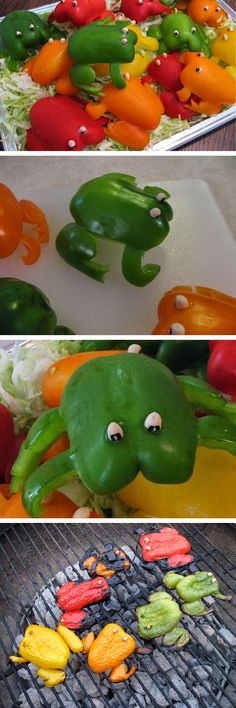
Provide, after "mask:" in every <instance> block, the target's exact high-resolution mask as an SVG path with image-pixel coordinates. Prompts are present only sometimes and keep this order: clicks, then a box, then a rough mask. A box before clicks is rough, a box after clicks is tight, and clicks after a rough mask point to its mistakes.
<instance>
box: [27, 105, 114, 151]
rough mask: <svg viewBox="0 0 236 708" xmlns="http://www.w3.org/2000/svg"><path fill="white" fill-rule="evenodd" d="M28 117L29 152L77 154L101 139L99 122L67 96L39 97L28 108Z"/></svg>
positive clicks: (102, 131)
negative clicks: (50, 151)
mask: <svg viewBox="0 0 236 708" xmlns="http://www.w3.org/2000/svg"><path fill="white" fill-rule="evenodd" d="M29 117H30V121H31V129H29V130H28V131H27V144H26V147H27V149H28V150H69V151H71V152H76V151H80V150H83V149H84V148H85V147H86V146H87V145H96V144H97V143H100V142H101V141H102V140H103V138H104V130H103V128H102V125H101V123H100V122H99V121H95V120H93V119H92V118H90V117H89V116H88V114H87V113H86V111H85V110H84V107H83V106H82V105H81V104H80V102H79V101H78V100H77V99H74V98H71V97H69V96H46V97H45V98H40V99H39V100H38V101H36V103H34V105H33V106H32V108H31V109H30V113H29Z"/></svg>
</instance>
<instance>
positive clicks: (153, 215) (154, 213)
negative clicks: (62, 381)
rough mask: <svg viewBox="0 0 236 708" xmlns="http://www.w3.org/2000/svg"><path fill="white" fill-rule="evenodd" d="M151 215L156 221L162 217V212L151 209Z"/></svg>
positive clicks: (156, 208)
mask: <svg viewBox="0 0 236 708" xmlns="http://www.w3.org/2000/svg"><path fill="white" fill-rule="evenodd" d="M149 214H150V216H151V217H152V219H156V218H157V217H158V216H160V215H161V210H160V209H158V207H154V208H153V209H150V211H149Z"/></svg>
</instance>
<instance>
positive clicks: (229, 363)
mask: <svg viewBox="0 0 236 708" xmlns="http://www.w3.org/2000/svg"><path fill="white" fill-rule="evenodd" d="M235 344H236V342H235V340H232V341H230V340H229V341H220V342H217V341H214V342H211V354H210V357H209V359H208V364H207V380H208V383H209V384H211V386H215V388H217V389H218V391H221V393H224V394H225V395H226V396H230V398H231V400H232V401H236V346H235Z"/></svg>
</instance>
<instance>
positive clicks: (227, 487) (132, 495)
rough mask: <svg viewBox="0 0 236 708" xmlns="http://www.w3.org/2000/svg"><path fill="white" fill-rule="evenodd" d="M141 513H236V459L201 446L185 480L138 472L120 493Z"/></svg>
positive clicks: (191, 515) (188, 515) (226, 515)
mask: <svg viewBox="0 0 236 708" xmlns="http://www.w3.org/2000/svg"><path fill="white" fill-rule="evenodd" d="M117 496H118V498H119V499H120V500H121V501H122V502H123V503H125V504H127V505H128V506H131V507H133V508H136V509H139V510H140V511H139V516H140V517H142V516H144V517H146V515H147V514H150V515H152V516H155V517H161V518H163V517H177V518H181V517H183V518H184V517H186V518H195V517H196V518H198V517H199V518H213V517H216V518H221V517H224V518H231V517H234V516H235V498H236V459H235V458H233V457H232V455H230V454H229V453H228V452H224V451H222V450H217V451H216V450H208V449H206V448H199V449H198V451H197V457H196V463H195V468H194V472H193V475H192V477H191V479H190V480H189V481H188V482H185V483H184V484H173V485H165V484H162V485H161V484H154V483H153V482H149V481H148V480H147V479H145V477H144V476H143V475H141V474H139V475H138V476H137V477H136V479H135V480H134V482H132V483H131V484H129V485H128V486H127V487H125V488H124V489H122V490H121V491H120V492H119V493H118V495H117Z"/></svg>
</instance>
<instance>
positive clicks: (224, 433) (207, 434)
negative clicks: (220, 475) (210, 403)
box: [198, 416, 236, 455]
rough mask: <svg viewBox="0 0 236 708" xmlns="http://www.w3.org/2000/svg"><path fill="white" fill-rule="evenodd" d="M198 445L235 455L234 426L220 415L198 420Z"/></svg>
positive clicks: (235, 429)
mask: <svg viewBox="0 0 236 708" xmlns="http://www.w3.org/2000/svg"><path fill="white" fill-rule="evenodd" d="M198 439H199V445H201V446H202V447H208V448H212V449H217V450H225V451H226V452H229V453H230V454H231V455H236V427H235V426H234V425H232V424H231V423H229V422H228V421H227V420H226V421H225V420H223V418H221V417H220V416H206V417H205V418H201V419H199V420H198Z"/></svg>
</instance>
